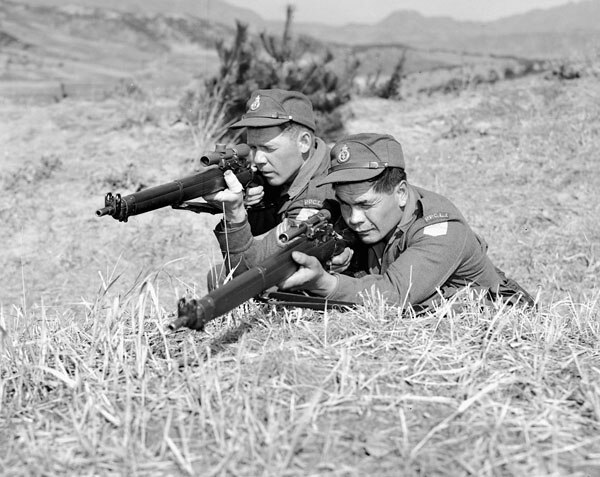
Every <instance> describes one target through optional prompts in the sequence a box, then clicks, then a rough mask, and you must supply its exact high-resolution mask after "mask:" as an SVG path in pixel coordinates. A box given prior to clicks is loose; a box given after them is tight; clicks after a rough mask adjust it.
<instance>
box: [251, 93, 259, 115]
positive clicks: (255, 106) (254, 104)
mask: <svg viewBox="0 0 600 477" xmlns="http://www.w3.org/2000/svg"><path fill="white" fill-rule="evenodd" d="M259 107H260V94H257V95H256V98H254V101H252V104H251V105H250V111H256V110H257V109H258V108H259Z"/></svg>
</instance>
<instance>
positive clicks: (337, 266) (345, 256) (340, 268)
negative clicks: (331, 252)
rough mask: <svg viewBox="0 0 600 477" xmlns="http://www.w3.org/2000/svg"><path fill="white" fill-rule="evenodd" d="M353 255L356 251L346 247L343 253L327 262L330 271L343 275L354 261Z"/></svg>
mask: <svg viewBox="0 0 600 477" xmlns="http://www.w3.org/2000/svg"><path fill="white" fill-rule="evenodd" d="M353 255H354V250H352V249H351V248H349V247H346V248H345V249H344V251H343V252H342V253H340V254H338V255H336V256H334V257H332V258H331V260H329V261H328V262H327V266H328V267H329V271H330V272H336V273H342V272H344V271H346V269H347V268H348V267H349V266H350V261H351V260H352V256H353Z"/></svg>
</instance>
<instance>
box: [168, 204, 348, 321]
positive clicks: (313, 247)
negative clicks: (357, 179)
mask: <svg viewBox="0 0 600 477" xmlns="http://www.w3.org/2000/svg"><path fill="white" fill-rule="evenodd" d="M330 217H331V214H330V213H329V211H327V210H322V211H321V212H319V213H318V214H316V215H314V216H313V217H311V218H310V219H308V221H306V222H304V223H302V224H301V225H300V227H301V229H302V234H301V235H300V236H298V237H296V239H295V240H293V241H291V242H290V243H289V245H288V246H287V247H286V248H284V249H283V250H282V251H281V252H278V253H276V254H274V255H272V256H271V257H269V258H268V259H266V260H265V261H263V262H262V263H261V264H259V265H257V266H255V267H253V268H250V269H249V270H247V271H245V272H244V273H242V274H241V275H238V276H237V277H235V278H233V279H232V280H230V281H229V282H227V283H226V284H224V285H222V286H221V287H219V288H217V289H215V290H213V291H212V292H210V293H209V294H207V295H205V296H204V297H202V298H200V299H193V300H190V301H186V299H185V298H181V299H180V300H179V302H178V305H177V314H178V317H177V319H176V320H175V321H173V322H172V323H171V324H170V325H169V328H170V329H171V330H176V329H178V328H180V327H182V326H185V327H188V328H191V329H194V330H202V329H203V328H204V325H206V323H208V322H209V321H211V320H213V319H214V318H217V317H219V316H221V315H224V314H225V313H227V312H229V311H231V310H233V309H234V308H236V307H237V306H239V305H241V304H242V303H244V302H245V301H248V300H249V299H251V298H254V297H256V296H258V295H260V294H261V293H263V292H264V291H266V290H268V289H269V288H271V287H273V286H275V285H278V284H279V283H281V282H282V281H283V280H285V279H286V278H288V277H290V276H291V275H292V274H293V273H294V272H295V271H296V270H297V269H298V265H297V264H296V262H294V260H293V259H292V252H295V251H298V252H303V253H306V254H307V255H311V256H313V257H316V258H317V259H318V260H319V261H320V262H321V263H325V262H326V261H327V260H329V259H330V258H331V257H332V256H333V255H335V254H337V253H340V252H341V251H342V250H343V249H344V247H345V246H346V242H345V241H344V240H342V239H341V238H340V236H339V235H338V234H337V233H336V232H335V231H334V230H333V225H331V224H330V223H329V222H328V220H329V218H330Z"/></svg>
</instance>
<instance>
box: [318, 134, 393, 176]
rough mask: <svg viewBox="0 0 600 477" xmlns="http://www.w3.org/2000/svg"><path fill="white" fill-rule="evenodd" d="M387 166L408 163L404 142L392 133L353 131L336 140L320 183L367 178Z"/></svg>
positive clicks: (379, 172) (380, 171)
mask: <svg viewBox="0 0 600 477" xmlns="http://www.w3.org/2000/svg"><path fill="white" fill-rule="evenodd" d="M388 167H397V168H399V169H404V167H405V164H404V154H403V153H402V146H401V145H400V143H399V142H398V141H396V140H395V139H394V138H393V137H392V136H390V135H389V134H375V133H361V134H353V135H350V136H346V137H344V138H343V139H341V140H339V141H338V142H336V143H335V145H334V146H333V148H332V149H331V166H330V168H329V171H328V172H327V176H325V177H323V178H322V179H320V180H319V182H318V184H317V185H319V186H320V185H323V184H333V183H337V182H361V181H366V180H369V179H372V178H374V177H376V176H378V175H379V174H381V173H382V172H383V170H384V169H386V168H388Z"/></svg>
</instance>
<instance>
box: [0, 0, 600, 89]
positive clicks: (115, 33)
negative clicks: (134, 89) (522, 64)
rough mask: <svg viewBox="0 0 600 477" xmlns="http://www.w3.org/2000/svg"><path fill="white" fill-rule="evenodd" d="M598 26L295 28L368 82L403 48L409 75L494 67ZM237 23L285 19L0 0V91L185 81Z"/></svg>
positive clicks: (180, 2)
mask: <svg viewBox="0 0 600 477" xmlns="http://www.w3.org/2000/svg"><path fill="white" fill-rule="evenodd" d="M598 19H600V0H586V1H582V2H579V3H569V4H565V5H563V6H560V7H555V8H551V9H547V10H533V11H531V12H528V13H525V14H522V15H515V16H512V17H507V18H504V19H501V20H497V21H494V22H486V23H483V22H464V21H457V20H454V19H452V18H449V17H425V16H423V15H421V14H419V13H416V12H413V11H396V12H394V13H392V14H390V15H389V16H388V17H387V18H385V19H384V20H382V21H381V22H378V23H377V24H375V25H367V24H351V25H344V26H341V27H334V26H329V25H323V24H318V23H310V24H309V23H294V24H293V29H294V33H296V34H302V35H307V36H311V37H312V38H313V39H314V41H313V44H315V45H320V44H327V45H328V46H329V47H330V48H332V49H333V50H334V51H336V52H342V53H344V54H345V53H354V54H356V55H357V56H358V57H359V58H360V60H361V62H362V65H363V66H362V70H363V74H364V75H368V74H371V73H374V72H375V73H377V74H379V73H381V74H384V75H385V74H389V73H390V71H391V69H393V67H394V65H395V64H396V62H397V61H398V59H399V58H400V57H401V55H403V54H404V53H403V51H404V50H406V51H407V52H408V53H407V54H406V64H405V67H404V72H407V73H411V72H421V71H429V70H436V69H444V68H446V69H447V68H455V67H458V66H460V65H462V64H470V65H475V64H477V65H480V66H481V65H485V67H486V68H488V67H495V65H494V64H493V63H494V61H495V60H494V55H508V56H511V57H514V58H515V59H516V60H517V61H520V60H521V59H522V58H524V57H529V58H535V59H539V58H555V57H560V56H565V55H569V54H571V53H573V52H576V53H577V54H582V53H584V52H586V51H588V50H592V49H594V48H597V46H598V45H599V44H600V22H598V21H597V20H598ZM236 20H240V21H243V22H245V23H247V24H249V25H250V26H251V32H253V33H258V32H261V31H264V30H268V31H270V32H274V33H276V32H278V31H280V30H281V29H282V22H268V21H265V20H264V19H262V18H261V17H260V16H259V15H257V14H256V13H254V12H252V11H251V10H250V9H248V8H239V7H235V6H233V5H230V4H228V3H227V2H226V1H224V0H170V1H168V2H167V1H165V0H19V1H16V0H2V2H1V3H0V94H3V92H8V94H10V93H11V91H14V90H15V89H21V90H22V89H23V88H24V87H27V88H37V87H38V86H40V85H41V86H40V87H42V88H45V86H44V85H45V84H46V83H51V84H53V85H54V86H53V87H54V88H56V85H57V84H59V83H60V84H61V85H62V86H61V88H64V85H65V84H66V85H69V87H74V86H73V85H75V86H76V85H77V84H79V83H81V84H82V85H84V86H83V87H85V88H88V89H89V86H90V85H93V84H96V83H97V84H99V85H104V84H106V83H107V82H108V83H110V82H115V81H119V80H120V79H123V78H134V79H135V81H141V82H148V83H149V84H152V85H171V86H176V85H182V84H186V83H189V81H190V80H191V79H192V78H193V77H195V76H205V75H208V74H212V73H213V72H214V71H216V69H217V68H218V65H219V62H218V58H217V55H216V51H215V48H214V45H215V42H216V41H217V40H218V39H229V38H231V37H232V35H233V32H234V29H235V21H236ZM511 68H512V66H511ZM61 94H64V91H61Z"/></svg>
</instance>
